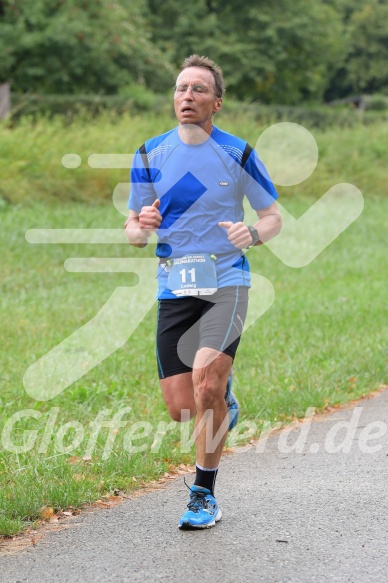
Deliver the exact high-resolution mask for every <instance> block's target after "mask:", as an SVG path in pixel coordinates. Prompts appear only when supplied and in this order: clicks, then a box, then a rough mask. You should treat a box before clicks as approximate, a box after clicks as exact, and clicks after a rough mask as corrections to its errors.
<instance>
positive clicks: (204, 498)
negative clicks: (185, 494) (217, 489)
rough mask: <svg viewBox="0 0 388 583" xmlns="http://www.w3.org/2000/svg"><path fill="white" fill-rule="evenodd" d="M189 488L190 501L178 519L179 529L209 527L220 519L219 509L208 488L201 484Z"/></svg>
mask: <svg viewBox="0 0 388 583" xmlns="http://www.w3.org/2000/svg"><path fill="white" fill-rule="evenodd" d="M189 490H190V502H189V503H188V505H187V510H186V512H185V513H184V514H182V516H181V519H180V521H179V528H180V529H181V530H194V529H197V528H210V527H212V526H214V525H215V524H216V522H218V521H219V520H221V510H220V509H219V508H218V504H217V500H216V499H215V498H214V496H212V495H211V493H210V490H208V489H207V488H202V487H201V486H191V487H190V488H189Z"/></svg>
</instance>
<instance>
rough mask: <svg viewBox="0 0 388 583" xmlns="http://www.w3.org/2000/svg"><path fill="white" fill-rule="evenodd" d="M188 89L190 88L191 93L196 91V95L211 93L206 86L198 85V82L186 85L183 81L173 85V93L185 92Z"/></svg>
mask: <svg viewBox="0 0 388 583" xmlns="http://www.w3.org/2000/svg"><path fill="white" fill-rule="evenodd" d="M188 89H191V91H192V92H193V93H196V94H198V95H205V94H206V93H213V92H212V91H210V89H208V88H207V87H204V86H203V85H198V84H196V85H186V84H185V83H182V84H180V85H175V87H174V91H175V93H186V91H187V90H188Z"/></svg>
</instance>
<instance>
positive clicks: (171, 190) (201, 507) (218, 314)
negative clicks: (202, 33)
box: [125, 55, 281, 529]
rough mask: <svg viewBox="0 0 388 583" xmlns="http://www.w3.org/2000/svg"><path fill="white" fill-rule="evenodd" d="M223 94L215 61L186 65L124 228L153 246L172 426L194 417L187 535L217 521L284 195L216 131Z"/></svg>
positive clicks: (150, 146)
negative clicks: (247, 215)
mask: <svg viewBox="0 0 388 583" xmlns="http://www.w3.org/2000/svg"><path fill="white" fill-rule="evenodd" d="M224 92H225V87H224V81H223V74H222V70H221V69H220V68H219V67H218V66H217V65H216V64H215V63H214V62H213V61H212V60H210V59H209V58H207V57H203V56H202V57H201V56H198V55H192V56H190V57H188V58H187V59H185V61H184V62H183V64H182V67H181V72H180V74H179V75H178V78H177V80H176V85H175V90H174V108H175V114H176V117H177V120H178V125H177V126H176V127H175V128H174V129H172V130H170V131H169V132H167V133H165V134H162V135H159V136H156V137H153V138H151V139H150V140H148V141H147V142H145V144H143V145H142V146H141V147H140V148H139V150H138V151H137V152H136V155H135V158H134V164H133V168H132V171H131V191H130V196H129V203H128V208H129V218H128V219H127V221H126V223H125V228H126V234H127V237H128V240H129V242H130V243H131V244H132V245H135V246H137V247H144V246H145V245H147V242H148V239H149V237H150V236H151V235H152V234H153V233H155V232H156V234H157V237H158V242H157V246H156V255H157V257H158V258H159V268H158V300H159V309H158V321H157V351H156V355H157V365H158V371H159V379H160V385H161V388H162V392H163V397H164V400H165V403H166V406H167V409H168V411H169V414H170V416H171V418H172V419H174V420H175V421H183V420H187V419H188V417H194V416H195V426H194V435H195V436H196V440H195V448H196V477H195V481H194V484H193V485H192V486H191V487H190V500H189V503H188V505H187V510H186V511H185V512H184V514H183V515H182V516H181V518H180V521H179V528H181V529H203V528H209V527H211V526H214V525H215V524H216V522H218V521H219V520H220V519H221V511H220V509H219V506H218V504H217V501H216V499H215V497H214V487H215V481H216V477H217V472H218V466H219V461H220V458H221V454H222V450H223V447H224V443H225V439H226V436H227V432H228V430H230V429H232V428H233V427H234V426H235V425H236V423H237V417H238V411H239V404H238V401H237V399H236V397H235V395H234V394H233V392H232V390H231V386H232V363H233V360H234V357H235V354H236V350H237V347H238V344H239V342H240V336H241V333H242V331H243V326H244V321H245V316H246V312H247V307H248V289H249V287H250V274H249V264H248V260H247V258H246V256H245V255H244V252H243V250H244V249H247V248H249V247H251V246H253V245H260V244H261V243H265V242H266V241H268V240H269V239H271V238H272V237H274V236H275V235H277V234H278V233H279V231H280V229H281V219H280V214H279V211H278V209H277V206H276V202H275V199H276V198H277V193H276V191H275V188H274V186H273V184H272V182H271V181H270V179H269V177H268V175H267V173H266V170H265V168H264V166H263V164H262V163H261V161H260V160H259V158H258V156H257V154H256V152H255V150H253V148H251V146H249V144H248V143H247V142H245V141H244V140H242V139H240V138H238V137H236V136H233V135H231V134H229V133H226V132H224V131H221V130H220V129H219V128H218V127H216V126H214V125H213V117H214V115H215V114H216V113H217V112H219V111H220V109H221V106H222V98H223V95H224ZM244 196H246V197H247V199H248V201H249V203H250V205H251V206H252V208H253V209H254V210H255V211H256V212H257V216H258V220H257V222H256V223H255V224H254V225H250V226H248V225H244V223H243V219H244V211H243V198H244ZM213 438H214V439H213ZM215 438H216V439H215ZM209 443H210V445H209Z"/></svg>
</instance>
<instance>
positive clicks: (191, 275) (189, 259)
mask: <svg viewBox="0 0 388 583" xmlns="http://www.w3.org/2000/svg"><path fill="white" fill-rule="evenodd" d="M215 260H216V257H215V256H214V255H209V254H208V253H201V254H198V255H185V256H184V257H177V258H175V259H171V260H170V262H171V265H170V268H169V273H168V280H167V286H168V289H169V290H170V291H172V293H173V294H175V295H176V296H211V295H212V294H214V293H215V292H216V291H217V273H216V261H215Z"/></svg>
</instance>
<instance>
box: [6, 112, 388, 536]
mask: <svg viewBox="0 0 388 583" xmlns="http://www.w3.org/2000/svg"><path fill="white" fill-rule="evenodd" d="M139 123H140V122H139ZM139 128H140V125H139ZM159 129H160V131H162V130H161V128H158V130H159ZM229 129H230V130H232V129H233V128H232V127H230V128H229ZM153 130H154V131H151V127H142V128H141V132H142V135H144V134H146V133H148V135H151V134H152V133H154V132H155V131H158V130H157V129H156V128H153ZM85 131H87V128H85ZM139 131H140V130H139ZM255 131H256V129H255V128H253V129H252V130H251V134H252V136H253V135H254V133H255ZM349 131H350V130H349ZM386 131H387V129H386V128H384V127H383V128H374V129H373V130H372V135H373V136H374V137H375V139H374V140H369V144H367V143H366V142H365V139H366V137H367V134H364V128H363V127H361V126H360V127H359V128H354V129H353V130H352V133H346V132H344V133H343V135H341V136H340V135H339V134H338V133H337V132H335V131H334V132H332V133H330V132H327V133H323V134H320V135H319V136H318V137H319V140H318V141H319V145H320V147H321V148H322V154H321V159H320V164H321V161H322V165H320V166H318V168H317V170H316V173H315V175H314V176H313V177H311V178H310V179H309V180H308V181H306V183H305V184H303V185H300V186H299V187H294V188H292V189H281V191H282V192H281V194H282V196H283V200H282V202H283V204H284V205H285V206H286V207H287V208H288V209H289V210H290V211H291V212H293V214H294V215H295V216H298V215H300V214H302V213H303V212H304V211H305V210H306V209H307V208H308V207H309V206H310V205H311V204H312V203H313V202H314V200H316V199H317V198H318V197H319V196H321V195H322V194H323V193H324V192H325V190H327V188H329V187H330V186H331V185H332V184H333V183H335V182H340V181H349V182H353V183H355V184H356V185H357V186H359V187H360V188H361V190H363V193H364V197H365V208H364V212H363V213H362V215H361V216H360V218H359V219H358V220H357V221H356V222H355V223H354V224H353V225H351V226H350V227H349V228H348V229H347V230H346V231H345V232H344V233H343V234H342V235H341V236H340V237H339V238H338V239H337V240H336V241H335V242H333V243H332V244H331V245H330V246H329V247H328V248H327V249H326V250H325V251H324V252H323V253H322V254H321V255H320V256H319V257H318V258H317V259H316V260H315V261H314V262H312V263H311V264H310V265H309V266H307V267H305V268H302V269H291V268H289V267H287V266H285V265H283V264H282V263H281V262H280V261H279V260H278V259H277V258H276V257H275V256H274V255H273V254H272V253H271V252H270V251H269V250H268V249H266V248H263V247H261V248H260V249H254V250H252V251H251V252H250V261H251V265H252V269H253V271H255V272H256V273H260V274H262V275H264V276H265V277H267V278H268V279H270V280H271V282H272V284H273V286H274V288H275V294H276V297H275V302H274V304H273V306H272V307H271V309H270V310H269V311H268V312H267V313H266V314H265V315H264V316H263V317H261V318H260V319H259V320H258V321H257V322H256V323H255V324H254V325H253V326H252V327H251V328H250V329H249V330H248V331H247V332H246V333H245V334H244V337H243V341H242V342H241V345H240V348H239V352H238V357H237V359H236V363H235V388H236V393H237V395H238V398H239V400H240V402H241V405H242V415H241V421H242V425H241V426H240V427H241V429H242V431H244V425H243V423H244V422H247V421H250V422H251V424H252V423H254V424H255V427H256V429H257V431H256V435H259V433H260V430H261V428H262V427H263V423H264V422H270V423H274V422H276V421H281V422H283V423H286V422H287V421H289V420H290V419H292V418H293V416H297V417H302V416H303V415H304V413H305V411H306V409H307V408H308V407H310V406H315V407H316V408H317V409H322V408H324V407H325V406H326V405H331V404H336V403H343V402H346V401H348V400H350V399H354V398H357V397H360V396H361V395H363V394H366V393H368V392H370V391H372V390H374V389H376V388H378V386H379V385H380V384H381V383H383V382H386V380H387V370H386V366H387V360H386V346H387V329H386V325H385V323H386V321H387V313H386V312H387V308H386V301H385V298H386V275H387V270H386V267H384V266H385V265H386V260H385V253H386V251H385V236H384V232H385V231H384V230H385V222H386V221H385V217H386V216H387V212H388V199H387V198H386V197H385V196H384V193H385V194H386V182H384V180H385V172H386V169H385V168H384V166H383V163H382V157H381V151H382V150H381V146H380V140H381V139H383V137H384V135H385V133H386ZM54 133H55V132H54ZM54 133H53V134H52V135H51V138H50V137H49V136H46V135H44V132H43V129H42V139H45V140H46V141H47V147H48V146H49V144H50V143H51V141H50V140H54V137H53V136H54ZM240 133H241V132H240ZM37 136H38V134H37ZM144 137H146V136H145V135H144ZM248 137H249V136H248ZM81 138H82V136H81V137H80V140H81V142H82V139H81ZM66 139H68V143H67V144H66V147H67V146H69V145H70V143H71V136H68V137H67V138H66ZM73 139H75V136H73ZM90 139H91V138H90V136H89V138H88V140H90ZM120 139H122V136H121V138H120ZM85 140H86V138H85ZM88 140H86V141H88ZM336 140H337V142H336ZM26 141H28V138H26ZM54 142H55V140H54ZM81 142H80V143H81ZM55 143H56V142H55ZM55 143H54V144H53V149H54V150H55V152H56V155H57V154H58V152H59V149H58V146H55ZM85 143H86V142H85ZM121 143H123V142H121ZM330 143H332V144H333V151H331V147H330ZM90 147H91V146H90ZM109 147H111V143H110V145H109ZM353 150H354V153H353V154H352V151H353ZM74 151H77V152H78V153H80V152H81V146H79V147H78V143H77V148H76V149H74ZM91 151H92V150H91ZM106 151H109V149H108V146H107V150H106ZM355 152H357V153H355ZM13 155H14V157H15V158H16V159H17V157H18V154H17V151H16V149H15V151H14V154H13ZM19 155H20V154H19ZM47 155H48V157H49V158H50V156H52V158H51V159H52V160H54V158H55V156H54V155H52V154H51V153H49V152H48V154H47ZM25 156H26V159H27V158H28V157H29V156H31V153H28V147H27V146H26V152H25ZM361 158H362V160H361ZM36 163H38V162H36ZM370 164H372V165H373V168H370ZM42 171H43V169H42ZM68 172H70V171H68ZM94 172H96V171H94ZM31 176H32V175H31ZM31 176H30V175H29V173H28V172H27V173H26V174H25V175H24V174H23V171H21V172H20V177H21V184H22V185H23V180H27V177H30V178H31ZM47 176H48V179H49V180H52V181H53V184H58V183H59V182H60V178H59V176H58V174H56V171H55V170H54V168H53V167H51V170H50V171H49V172H48V175H47ZM31 180H32V186H31V193H32V194H31V197H30V200H29V202H28V203H27V204H19V205H16V206H10V205H5V206H3V207H2V208H1V209H0V216H1V224H2V229H1V235H0V241H1V257H2V281H1V286H2V293H1V307H2V350H1V355H0V359H1V360H0V388H1V391H0V403H1V418H0V432H1V436H2V443H1V450H0V483H1V489H0V534H2V535H4V536H11V535H14V534H15V533H17V532H18V531H20V530H21V529H22V528H23V527H25V526H26V525H27V524H31V523H33V522H34V521H35V520H37V519H38V518H39V516H40V508H41V507H42V506H50V507H53V508H54V509H55V510H59V509H64V508H68V507H74V508H78V507H80V506H82V505H83V504H85V503H92V502H93V501H94V500H96V499H97V498H99V497H100V496H101V495H102V494H104V493H106V492H110V491H113V490H116V489H118V490H125V491H129V490H131V489H133V488H137V487H138V486H139V485H140V484H142V483H143V482H149V481H150V480H153V479H156V478H158V477H160V476H161V475H163V473H164V472H166V471H169V470H170V469H171V467H172V466H174V465H179V464H180V463H192V462H193V461H194V457H193V454H194V452H193V449H192V448H191V449H189V448H186V449H185V450H184V451H182V440H183V439H184V437H185V435H184V434H182V433H181V430H182V427H184V426H180V425H178V424H176V423H174V422H171V421H170V419H169V418H168V415H167V413H166V411H165V407H164V404H163V402H162V397H161V394H160V390H159V387H158V381H157V374H156V364H155V358H154V334H155V316H156V306H153V307H152V308H151V310H150V312H149V314H148V315H147V317H146V318H145V320H144V321H143V322H142V324H141V326H140V327H139V329H138V330H137V332H136V333H135V334H134V336H133V337H132V338H131V339H130V340H129V341H128V343H127V344H126V345H125V346H124V347H122V348H120V349H119V350H117V351H116V352H114V353H113V354H112V355H111V356H110V357H109V358H107V359H106V360H105V361H104V362H102V363H101V364H100V365H99V366H97V367H95V368H94V369H92V370H91V371H90V372H89V373H88V374H87V375H85V376H84V377H82V378H81V379H79V380H78V381H77V382H75V383H74V384H73V385H71V386H70V387H69V388H68V389H66V391H64V392H63V393H62V394H61V395H59V396H57V397H56V398H54V399H53V400H51V401H48V402H37V401H35V400H34V399H32V398H30V397H29V396H28V395H27V394H26V392H25V390H24V388H23V382H22V381H23V375H24V373H25V371H26V369H27V368H28V366H29V365H31V364H32V363H33V362H34V361H35V360H36V359H37V358H39V357H40V356H42V355H44V354H45V353H46V352H47V351H48V350H49V349H51V348H52V347H54V346H55V345H57V344H58V343H59V342H61V341H62V340H63V339H64V338H66V337H67V336H69V335H70V334H71V333H72V332H74V331H75V330H77V329H78V328H79V327H80V326H82V325H83V324H85V323H86V322H88V321H89V320H90V319H91V318H92V317H93V316H94V315H95V314H96V313H97V312H98V310H99V309H100V308H101V306H102V305H103V304H104V303H105V302H106V300H107V299H108V298H109V296H110V295H111V293H112V292H113V291H114V290H115V289H116V288H117V287H118V286H130V285H135V283H136V281H135V279H134V278H133V277H132V276H131V275H129V274H105V275H104V274H87V273H68V272H66V271H65V270H64V268H63V263H64V261H65V259H66V258H68V257H77V256H78V257H93V256H98V257H102V256H106V257H109V256H110V257H149V256H152V249H151V248H147V249H145V250H137V249H133V248H130V247H127V246H125V245H106V246H101V245H94V246H92V245H83V246H81V245H75V244H74V245H31V244H28V243H27V242H26V240H25V237H24V234H25V231H26V230H27V229H30V228H33V227H41V228H65V227H67V228H72V227H85V228H87V227H93V228H117V227H121V226H122V224H123V221H124V217H122V216H120V215H119V213H118V212H117V211H116V210H115V209H114V208H113V206H112V205H102V204H94V205H90V204H80V203H75V202H69V201H68V200H67V202H63V203H61V204H58V203H56V204H44V203H43V202H36V201H34V198H35V193H36V190H35V189H36V184H34V181H33V178H31ZM109 180H113V174H112V175H111V176H110V178H109ZM115 180H116V181H117V180H121V177H120V178H117V177H116V178H115ZM85 181H86V182H87V180H86V178H85ZM360 182H361V183H360ZM113 186H114V185H113ZM104 188H106V189H108V183H106V184H105V187H104ZM109 188H110V192H111V190H112V185H110V186H109ZM307 193H309V194H307ZM38 198H39V197H38ZM107 333H108V334H109V330H108V331H107ZM124 408H127V409H126V410H125V414H124V415H123V418H122V420H123V424H124V426H123V427H119V428H117V429H115V428H112V427H111V428H109V427H104V426H103V427H101V429H100V430H99V432H98V435H97V434H96V432H95V429H96V426H97V425H98V419H99V415H100V416H101V414H102V412H104V411H105V420H106V421H107V422H109V421H112V419H113V417H114V415H115V414H120V411H121V412H123V411H124ZM20 411H27V416H26V417H24V418H21V419H20V420H18V421H16V418H15V414H17V413H18V412H20ZM12 420H14V421H15V423H14V425H13V427H11V425H10V423H11V422H12ZM134 424H137V425H136V426H135V425H134ZM134 427H135V428H136V431H137V433H136V434H133V435H132V437H133V441H132V449H131V440H130V437H131V435H130V434H129V433H128V432H129V431H130V430H131V428H132V429H133V428H134ZM7 428H8V429H9V431H10V438H11V441H12V444H13V449H14V450H15V449H16V451H10V449H12V444H11V447H10V442H9V440H8V441H7ZM110 429H112V431H110ZM184 431H185V430H184ZM93 434H95V436H96V441H95V445H93V443H92V442H91V441H90V440H91V438H92V436H93ZM109 435H110V437H109ZM109 439H110V440H111V441H110V442H109ZM246 439H247V435H245V437H244V436H242V437H241V439H240V440H237V442H240V443H243V442H244V440H246ZM23 446H24V447H23ZM133 446H135V448H136V447H137V448H138V451H136V450H134V449H133ZM18 449H19V451H17V450H18ZM23 449H24V450H25V451H22V450H23ZM135 480H136V481H135Z"/></svg>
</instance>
